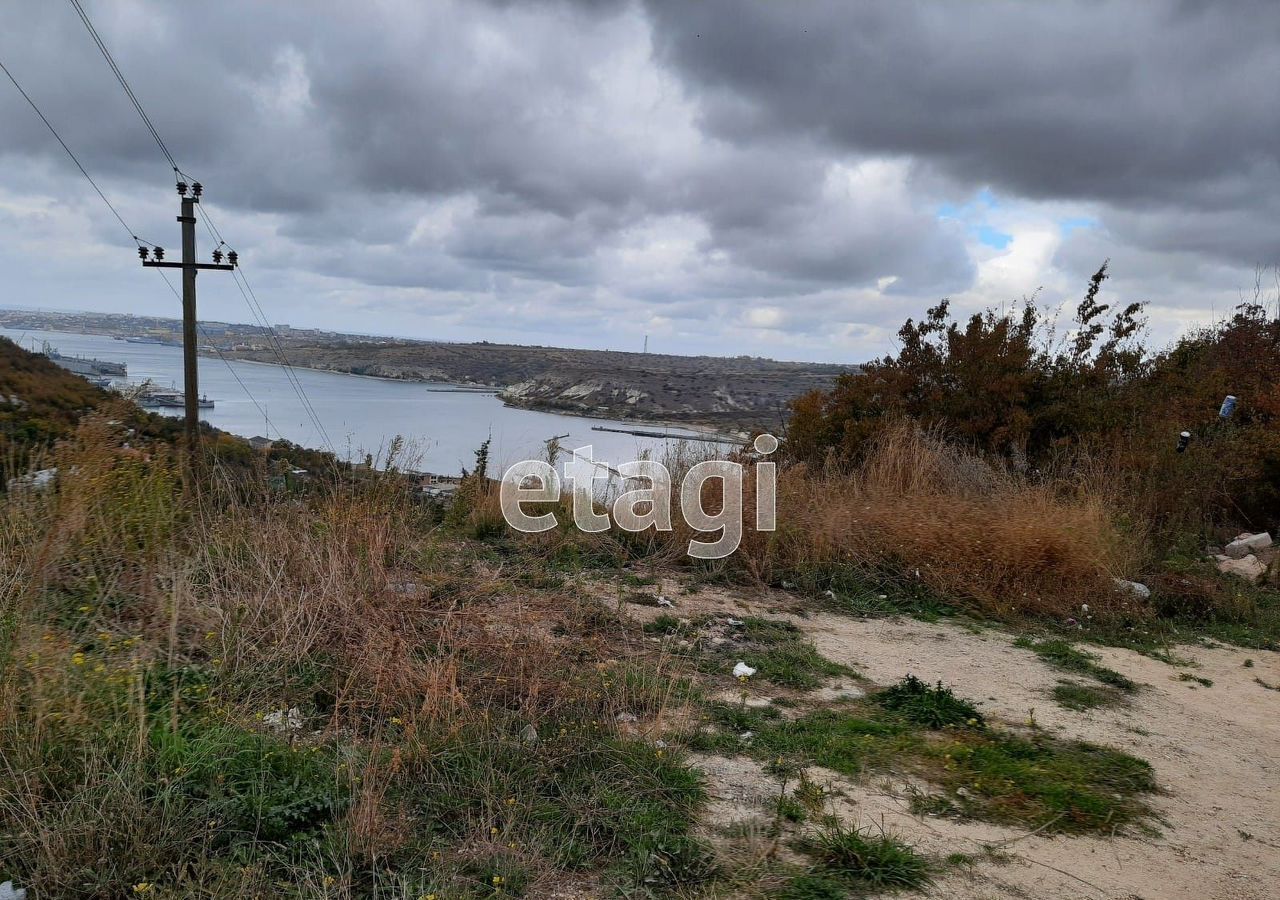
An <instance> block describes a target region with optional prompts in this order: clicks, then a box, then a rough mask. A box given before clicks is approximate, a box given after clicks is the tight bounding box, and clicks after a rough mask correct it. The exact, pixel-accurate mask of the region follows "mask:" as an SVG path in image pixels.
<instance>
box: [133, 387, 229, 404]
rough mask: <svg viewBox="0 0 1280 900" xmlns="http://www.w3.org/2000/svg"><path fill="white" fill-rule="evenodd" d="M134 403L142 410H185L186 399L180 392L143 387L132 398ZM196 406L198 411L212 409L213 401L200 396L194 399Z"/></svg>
mask: <svg viewBox="0 0 1280 900" xmlns="http://www.w3.org/2000/svg"><path fill="white" fill-rule="evenodd" d="M134 402H135V403H137V404H138V405H139V406H141V407H142V408H143V409H185V408H186V402H187V399H186V394H185V393H183V392H182V391H176V390H163V389H161V388H154V387H150V386H144V387H143V388H142V390H141V391H139V392H138V394H137V395H136V396H135V397H134ZM196 406H197V407H198V408H199V409H213V401H212V400H210V399H209V398H208V397H205V396H204V395H201V396H200V397H198V398H197V399H196Z"/></svg>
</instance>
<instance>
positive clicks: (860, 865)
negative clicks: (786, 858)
mask: <svg viewBox="0 0 1280 900" xmlns="http://www.w3.org/2000/svg"><path fill="white" fill-rule="evenodd" d="M796 849H798V850H800V851H801V852H803V853H805V854H807V855H808V856H810V857H812V858H813V859H814V861H815V863H816V869H817V871H816V872H815V873H814V874H815V875H818V876H820V877H824V878H825V879H827V880H829V881H836V882H843V883H844V884H846V885H848V886H850V887H853V888H856V889H859V890H871V891H877V892H879V891H895V890H907V889H917V888H922V887H924V886H925V885H927V884H928V883H929V881H930V880H931V870H930V865H929V863H928V861H927V860H926V859H925V858H924V857H922V856H921V855H920V854H918V853H916V852H915V851H914V850H913V849H911V847H909V846H908V845H907V844H906V843H904V842H903V841H901V840H900V839H898V838H897V837H895V836H893V835H892V834H889V833H888V832H883V831H874V830H872V829H860V828H848V827H845V826H843V825H841V824H839V823H833V824H831V825H828V826H826V827H823V828H820V829H817V830H815V831H812V832H810V833H808V834H806V835H804V836H802V837H801V838H800V839H799V840H797V841H796ZM817 896H822V894H818V895H817Z"/></svg>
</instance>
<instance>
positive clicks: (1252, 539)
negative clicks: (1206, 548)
mask: <svg viewBox="0 0 1280 900" xmlns="http://www.w3.org/2000/svg"><path fill="white" fill-rule="evenodd" d="M1270 546H1271V535H1269V534H1268V533H1267V532H1265V531H1260V532H1258V533H1257V534H1249V533H1248V532H1245V533H1244V534H1241V535H1237V536H1236V539H1235V540H1234V541H1232V542H1231V543H1230V544H1227V547H1226V549H1225V550H1224V551H1223V552H1224V553H1226V555H1227V556H1230V557H1231V558H1232V559H1244V557H1246V556H1248V555H1249V554H1251V553H1253V552H1254V551H1255V550H1265V549H1267V548H1268V547H1270Z"/></svg>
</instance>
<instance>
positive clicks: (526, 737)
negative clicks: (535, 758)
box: [520, 725, 538, 744]
mask: <svg viewBox="0 0 1280 900" xmlns="http://www.w3.org/2000/svg"><path fill="white" fill-rule="evenodd" d="M520 739H521V740H522V741H524V742H525V743H526V744H536V743H538V729H536V728H534V727H533V726H532V725H526V726H524V730H523V731H521V732H520Z"/></svg>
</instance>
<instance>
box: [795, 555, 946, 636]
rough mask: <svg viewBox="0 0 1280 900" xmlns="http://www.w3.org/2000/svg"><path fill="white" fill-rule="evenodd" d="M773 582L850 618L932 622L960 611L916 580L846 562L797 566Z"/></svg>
mask: <svg viewBox="0 0 1280 900" xmlns="http://www.w3.org/2000/svg"><path fill="white" fill-rule="evenodd" d="M776 583H777V584H778V585H779V586H789V587H790V589H791V590H796V591H798V592H800V593H803V594H808V595H810V596H813V597H816V598H817V599H818V602H819V604H820V605H821V606H822V607H824V608H825V609H828V610H830V611H831V612H835V613H842V614H844V615H850V616H859V617H875V616H900V615H907V616H912V617H914V618H917V619H923V620H925V621H930V622H932V621H936V620H937V619H939V618H943V617H948V616H954V615H958V614H959V612H960V610H959V609H958V608H957V607H955V606H954V605H952V604H950V603H948V602H947V601H946V600H945V599H944V598H942V597H940V596H939V595H937V594H935V593H934V592H932V591H930V590H929V589H928V588H926V587H925V586H924V585H922V584H920V583H919V582H918V581H915V580H913V579H909V578H903V577H901V576H899V575H896V574H895V573H892V572H876V571H871V570H868V569H866V568H864V567H861V566H853V565H849V564H846V563H822V564H812V565H807V566H797V567H794V568H791V569H788V570H786V571H785V572H782V573H780V574H779V576H778V579H777V581H776Z"/></svg>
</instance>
